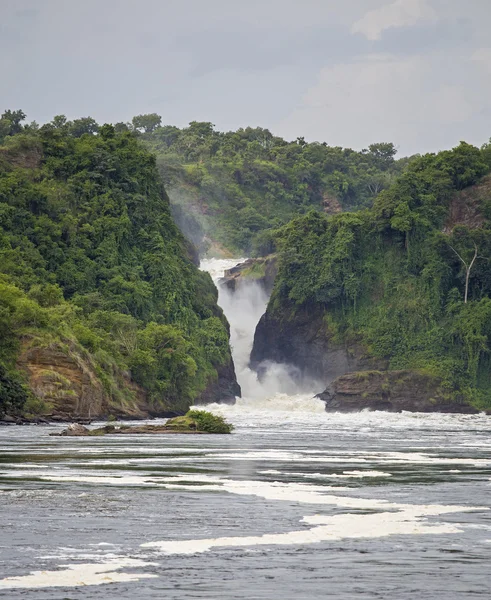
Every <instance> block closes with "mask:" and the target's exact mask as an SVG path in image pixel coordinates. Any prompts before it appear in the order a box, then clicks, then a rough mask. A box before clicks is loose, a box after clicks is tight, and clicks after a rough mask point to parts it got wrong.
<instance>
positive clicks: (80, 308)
mask: <svg viewBox="0 0 491 600" xmlns="http://www.w3.org/2000/svg"><path fill="white" fill-rule="evenodd" d="M8 140H9V143H8V145H6V146H5V148H0V159H2V157H3V161H2V160H0V333H1V334H2V337H1V338H0V364H1V365H3V367H4V368H5V370H6V371H5V372H6V377H7V378H8V377H10V376H11V375H12V377H13V378H14V379H15V373H14V371H15V361H16V357H17V356H18V354H19V351H20V349H21V343H20V342H21V340H22V344H25V343H27V341H28V343H29V344H30V345H40V346H49V345H51V346H56V347H59V348H71V350H70V352H73V353H74V355H76V356H77V357H78V358H77V360H78V361H79V362H81V363H82V362H83V363H84V364H87V365H89V366H90V368H92V369H93V370H94V372H95V373H96V375H97V377H98V378H99V380H100V381H101V383H102V384H103V386H104V389H105V391H106V393H107V395H108V397H109V400H110V402H112V403H113V404H115V405H118V403H119V404H120V403H127V402H132V401H134V402H136V396H135V392H134V389H133V388H130V387H129V386H128V377H129V376H131V378H132V379H133V381H134V382H136V383H138V384H139V385H141V386H142V387H143V389H144V390H145V391H146V392H147V394H148V397H149V398H150V400H151V401H152V402H153V403H154V405H155V408H156V409H159V408H164V407H169V406H175V405H179V406H180V407H188V406H189V405H190V404H192V402H193V400H194V399H196V398H197V397H198V396H199V394H200V392H201V391H203V390H204V388H205V387H206V385H207V383H208V382H209V381H210V380H213V379H214V378H216V368H217V367H218V366H220V365H222V364H224V363H226V362H227V361H228V360H230V350H229V346H228V333H227V324H226V321H225V319H224V317H223V314H222V312H221V310H220V309H219V308H218V307H217V304H216V299H217V292H216V289H215V287H214V285H213V283H212V281H211V278H210V277H209V275H208V274H205V273H203V272H201V271H199V270H198V269H197V268H196V266H195V265H194V264H193V262H192V260H191V258H192V257H191V256H190V253H189V244H188V243H187V242H186V241H185V239H184V238H183V236H182V235H181V233H180V232H179V230H178V229H177V227H176V225H175V224H174V221H173V219H172V217H171V214H170V208H169V201H168V198H167V195H166V193H165V191H164V189H163V187H162V183H161V180H160V178H159V175H158V171H157V168H156V165H155V159H154V157H153V156H152V155H151V154H150V153H149V152H148V151H147V150H146V149H145V148H144V147H143V146H142V145H141V143H140V142H139V140H138V139H137V138H136V137H135V135H134V134H133V133H131V132H128V131H122V132H121V133H117V132H116V128H115V127H113V126H111V125H103V126H102V127H99V125H98V124H97V123H95V121H93V119H90V117H87V118H84V119H78V120H75V121H73V122H69V121H67V120H66V118H65V117H64V116H63V115H60V116H58V117H55V118H54V119H53V121H52V123H50V124H48V125H45V126H43V127H41V128H39V129H38V130H37V129H36V130H29V131H26V129H25V128H24V130H22V131H21V132H19V133H15V134H14V135H10V137H9V138H8ZM19 144H22V155H21V158H22V162H19V153H18V152H17V150H16V151H15V152H13V150H12V148H14V147H15V148H17V147H20V146H19ZM14 379H12V381H14ZM9 381H10V379H9ZM5 385H7V384H5ZM12 385H13V384H12ZM9 393H10V392H9ZM16 393H17V392H16ZM12 394H13V392H12ZM19 394H20V395H19ZM21 397H22V394H21V392H20V391H19V393H18V394H17V396H15V398H16V399H15V400H8V405H9V406H10V405H13V404H15V405H16V406H19V405H20V404H22V402H21ZM9 398H10V396H9ZM12 398H13V396H12ZM0 402H1V400H0ZM6 402H7V401H6ZM0 409H1V408H0Z"/></svg>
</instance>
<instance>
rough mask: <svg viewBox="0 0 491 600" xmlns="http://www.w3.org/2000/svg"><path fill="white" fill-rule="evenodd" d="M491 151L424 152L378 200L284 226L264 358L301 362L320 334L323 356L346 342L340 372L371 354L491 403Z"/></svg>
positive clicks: (443, 390)
mask: <svg viewBox="0 0 491 600" xmlns="http://www.w3.org/2000/svg"><path fill="white" fill-rule="evenodd" d="M490 159H491V153H490V147H489V146H485V147H484V148H483V149H482V150H479V149H477V148H475V147H473V146H470V145H468V144H466V143H461V144H460V146H458V147H457V148H455V149H454V150H451V151H445V152H440V153H439V154H436V155H434V154H428V155H425V156H422V157H420V158H417V159H415V160H413V161H412V162H411V164H410V165H409V166H408V168H407V169H406V171H405V172H404V173H403V174H402V175H401V176H400V177H398V179H397V180H396V181H395V182H394V183H393V185H391V186H390V187H389V188H388V189H386V190H384V191H382V192H381V193H380V194H379V195H378V196H377V198H376V200H375V202H374V205H373V208H372V209H367V210H362V211H359V212H357V213H344V214H339V215H334V216H331V217H326V216H324V215H321V214H319V213H316V212H310V213H309V214H307V215H305V216H302V217H298V218H296V219H294V220H293V221H292V222H291V223H289V224H288V225H286V226H285V227H283V228H282V229H280V230H279V232H278V234H277V244H278V246H279V249H280V253H279V274H278V276H277V279H276V283H275V288H274V291H273V295H272V298H271V300H270V303H269V306H268V311H267V314H266V316H265V317H264V318H263V319H262V322H261V323H260V325H259V329H258V331H257V333H256V342H255V348H254V352H253V360H254V361H255V362H256V363H257V362H258V361H260V360H263V359H265V358H272V359H274V360H281V359H283V360H292V362H294V360H293V359H292V357H291V356H286V354H287V353H288V351H289V349H290V348H291V347H296V348H297V350H298V347H299V346H302V345H303V347H305V348H308V347H309V344H310V348H311V352H310V354H309V352H308V351H307V350H306V351H305V352H306V356H307V358H308V361H310V362H311V363H312V362H313V361H315V359H316V356H318V355H319V354H321V352H320V350H319V349H320V348H322V349H323V350H324V351H325V352H327V351H329V352H330V351H332V350H333V349H340V348H343V349H344V352H345V357H346V360H345V363H343V366H342V367H340V369H341V371H340V372H338V373H334V374H333V376H339V375H342V373H343V372H346V370H349V369H351V368H352V369H353V370H363V369H366V368H367V364H370V361H371V363H372V364H377V365H379V367H378V368H379V369H387V370H388V371H394V370H403V369H405V370H412V371H414V372H417V373H419V374H420V375H424V376H427V377H428V378H429V380H432V381H433V383H430V384H428V386H429V388H431V387H432V386H433V388H438V394H439V397H440V399H442V401H443V399H446V400H452V401H456V402H464V403H471V404H472V405H473V406H475V407H477V408H479V409H482V408H487V409H490V408H491V368H490V367H491V268H490V267H491V180H490V178H489V176H486V177H484V178H483V176H485V174H486V173H488V172H489V170H490V166H491V160H490ZM307 316H308V318H307ZM309 336H310V337H309ZM285 339H288V340H289V344H285ZM266 340H267V341H266ZM295 344H297V345H296V346H295ZM301 354H302V351H301V350H300V351H297V354H296V357H297V359H299V358H300V356H301ZM338 356H339V355H338ZM333 357H334V355H333V356H332V357H331V363H330V365H331V368H335V366H336V365H335V361H334V358H333ZM308 361H307V362H308ZM339 364H340V363H339ZM344 365H347V366H344ZM350 365H351V366H350ZM353 365H354V366H353ZM343 369H344V371H343ZM319 371H322V366H320V367H319ZM319 374H320V375H322V373H319ZM367 377H368V375H367ZM429 380H428V381H429ZM384 385H386V386H387V389H386V390H385V391H384V390H382V392H384V393H385V392H387V393H389V391H390V390H389V389H388V388H389V386H390V380H386V383H385V384H384ZM409 393H410V390H409V388H408V386H406V394H409ZM435 398H436V396H435Z"/></svg>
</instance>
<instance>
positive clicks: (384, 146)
mask: <svg viewBox="0 0 491 600" xmlns="http://www.w3.org/2000/svg"><path fill="white" fill-rule="evenodd" d="M368 150H369V151H370V155H371V157H372V158H373V159H374V162H375V163H376V164H377V166H378V167H379V168H381V169H383V170H385V169H388V168H389V167H391V166H392V164H393V163H394V156H395V155H396V154H397V150H396V148H395V146H394V144H393V143H392V142H379V143H378V144H370V146H368Z"/></svg>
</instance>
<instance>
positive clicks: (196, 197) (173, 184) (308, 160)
mask: <svg viewBox="0 0 491 600" xmlns="http://www.w3.org/2000/svg"><path fill="white" fill-rule="evenodd" d="M144 116H145V115H144ZM146 117H153V118H154V123H152V126H151V127H146V126H145V124H144V123H143V122H142V120H141V118H142V115H140V116H139V117H135V118H134V119H133V129H134V131H136V132H137V133H138V134H139V135H140V136H141V138H142V139H143V140H144V142H145V143H146V144H147V145H148V146H149V147H150V148H151V149H152V150H153V151H154V152H155V153H156V154H157V163H158V166H159V169H160V171H161V173H162V176H163V179H164V181H165V182H166V184H167V187H168V189H169V191H170V197H171V201H172V203H173V205H175V206H177V207H179V208H178V210H179V213H180V215H183V214H184V215H185V218H183V217H182V216H181V219H180V220H179V223H180V225H181V226H182V227H183V230H184V232H185V233H186V235H188V236H189V237H190V238H191V239H193V241H194V242H195V243H196V240H197V239H198V237H199V239H198V245H199V246H200V249H201V250H202V251H205V250H206V247H205V245H204V244H203V243H202V240H203V238H204V237H206V236H208V237H209V238H211V239H213V240H215V241H218V242H220V243H221V244H223V245H224V246H225V247H226V248H228V249H229V250H231V251H232V252H235V253H238V254H248V255H250V254H253V255H256V256H260V255H267V254H270V253H271V252H272V251H274V247H273V246H272V243H271V242H272V236H271V232H272V231H273V230H274V229H275V228H277V227H278V226H281V225H283V224H285V223H287V222H288V221H289V220H291V219H292V218H293V217H295V216H297V215H301V214H304V213H306V212H308V211H309V210H312V209H315V210H317V211H318V212H322V211H323V209H324V200H325V198H326V197H329V198H331V199H332V198H334V199H337V200H338V201H339V202H340V203H341V205H342V207H343V208H344V209H346V210H359V209H362V208H364V207H367V206H371V204H372V202H373V200H374V198H375V197H376V196H377V194H379V193H380V192H381V191H382V190H384V189H386V188H388V187H389V186H390V184H391V182H392V181H393V179H394V178H395V176H396V175H397V174H398V173H400V172H401V171H402V170H403V169H404V168H405V167H406V165H407V162H408V160H407V159H404V160H402V161H396V160H395V159H394V157H395V154H396V150H395V148H394V145H393V144H391V143H379V144H372V145H371V146H370V147H369V148H368V149H365V150H362V151H361V152H355V151H354V150H351V149H343V148H339V147H330V146H328V145H327V144H325V143H322V144H321V143H318V142H313V143H307V142H305V140H304V139H303V138H298V139H297V140H296V141H294V142H287V141H285V140H284V139H282V138H280V137H276V136H274V135H273V134H272V133H271V132H270V131H268V130H267V129H263V128H261V127H256V128H252V127H247V128H245V129H242V128H241V129H238V130H237V131H230V132H226V133H222V132H219V131H216V130H215V128H214V125H213V124H212V123H208V122H197V121H192V122H191V123H190V124H189V126H188V127H185V128H183V129H179V128H178V127H174V126H171V125H166V126H163V127H159V126H156V125H155V123H156V122H157V121H156V119H157V117H158V115H146ZM158 118H159V119H160V117H158ZM154 125H155V126H154ZM190 218H192V220H193V221H194V224H193V226H192V227H190V225H189V220H190ZM196 225H198V227H199V229H200V231H199V236H198V234H197V232H196ZM191 229H192V231H191Z"/></svg>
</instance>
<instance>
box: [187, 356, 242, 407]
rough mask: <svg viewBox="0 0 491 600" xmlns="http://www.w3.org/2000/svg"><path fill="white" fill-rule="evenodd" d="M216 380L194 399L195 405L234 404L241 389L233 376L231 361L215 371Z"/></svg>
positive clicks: (233, 369)
mask: <svg viewBox="0 0 491 600" xmlns="http://www.w3.org/2000/svg"><path fill="white" fill-rule="evenodd" d="M217 373H218V378H217V379H216V380H214V381H211V382H210V383H209V384H208V386H207V387H206V389H205V391H204V392H202V393H201V395H200V397H199V398H197V399H196V401H195V404H197V405H201V404H210V403H212V402H218V403H220V404H235V398H236V397H237V396H238V397H239V398H240V395H241V389H240V385H239V384H238V383H237V379H236V376H235V367H234V363H233V361H232V360H230V362H229V363H228V364H226V365H222V366H220V367H218V369H217Z"/></svg>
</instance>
